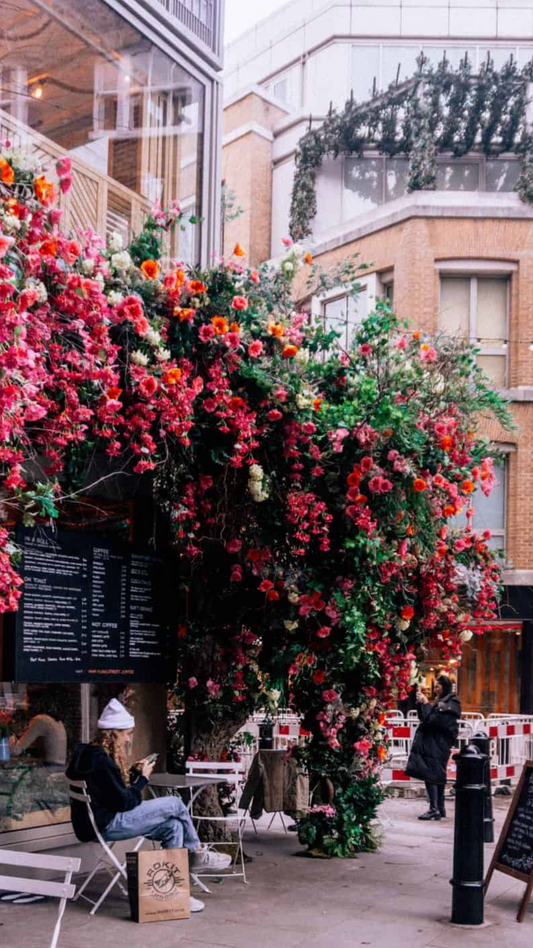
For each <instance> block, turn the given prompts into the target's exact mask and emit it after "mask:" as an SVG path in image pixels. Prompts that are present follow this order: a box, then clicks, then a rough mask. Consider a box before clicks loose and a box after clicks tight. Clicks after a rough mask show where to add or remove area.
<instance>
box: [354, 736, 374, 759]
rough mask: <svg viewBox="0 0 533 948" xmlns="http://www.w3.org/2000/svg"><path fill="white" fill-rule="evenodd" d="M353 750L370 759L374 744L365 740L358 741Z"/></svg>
mask: <svg viewBox="0 0 533 948" xmlns="http://www.w3.org/2000/svg"><path fill="white" fill-rule="evenodd" d="M353 749H354V750H356V751H358V752H359V753H360V754H362V756H363V757H368V755H369V753H370V751H371V750H372V742H371V741H367V740H366V739H363V740H362V741H356V742H355V744H354V745H353Z"/></svg>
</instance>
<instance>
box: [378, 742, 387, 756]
mask: <svg viewBox="0 0 533 948" xmlns="http://www.w3.org/2000/svg"><path fill="white" fill-rule="evenodd" d="M386 756H387V748H386V747H385V746H384V744H380V745H379V747H378V757H379V759H380V760H385V758H386Z"/></svg>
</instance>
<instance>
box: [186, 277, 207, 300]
mask: <svg viewBox="0 0 533 948" xmlns="http://www.w3.org/2000/svg"><path fill="white" fill-rule="evenodd" d="M189 290H190V292H191V293H192V294H193V295H194V296H198V294H199V293H205V291H206V290H207V286H206V285H205V283H202V281H201V280H191V282H190V283H189Z"/></svg>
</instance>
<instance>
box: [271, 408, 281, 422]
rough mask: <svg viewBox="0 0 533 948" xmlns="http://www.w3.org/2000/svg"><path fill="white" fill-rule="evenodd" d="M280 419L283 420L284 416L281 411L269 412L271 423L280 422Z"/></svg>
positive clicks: (273, 410)
mask: <svg viewBox="0 0 533 948" xmlns="http://www.w3.org/2000/svg"><path fill="white" fill-rule="evenodd" d="M280 418H283V415H282V414H281V412H280V411H278V409H277V408H273V409H272V411H269V413H268V419H269V421H279V420H280Z"/></svg>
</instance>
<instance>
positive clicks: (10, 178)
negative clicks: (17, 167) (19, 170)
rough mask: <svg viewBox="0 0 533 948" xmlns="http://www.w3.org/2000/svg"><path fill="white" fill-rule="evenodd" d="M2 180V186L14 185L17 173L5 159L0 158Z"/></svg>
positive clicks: (0, 177)
mask: <svg viewBox="0 0 533 948" xmlns="http://www.w3.org/2000/svg"><path fill="white" fill-rule="evenodd" d="M0 179H1V181H2V184H13V182H14V180H15V172H14V171H13V168H12V167H11V165H10V164H9V161H6V159H5V158H0Z"/></svg>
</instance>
